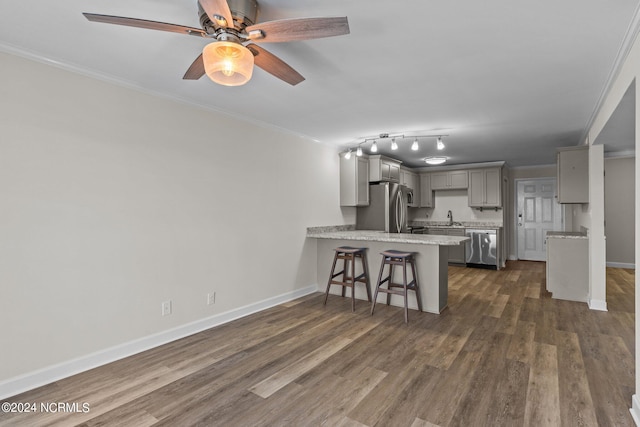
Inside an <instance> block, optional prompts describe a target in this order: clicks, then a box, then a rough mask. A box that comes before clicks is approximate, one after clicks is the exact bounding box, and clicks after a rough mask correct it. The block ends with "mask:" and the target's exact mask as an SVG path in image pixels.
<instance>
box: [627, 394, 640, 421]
mask: <svg viewBox="0 0 640 427" xmlns="http://www.w3.org/2000/svg"><path fill="white" fill-rule="evenodd" d="M629 411H630V412H631V417H632V418H633V421H634V422H635V423H636V425H637V426H638V427H640V398H639V397H638V395H637V394H634V395H633V396H631V409H629Z"/></svg>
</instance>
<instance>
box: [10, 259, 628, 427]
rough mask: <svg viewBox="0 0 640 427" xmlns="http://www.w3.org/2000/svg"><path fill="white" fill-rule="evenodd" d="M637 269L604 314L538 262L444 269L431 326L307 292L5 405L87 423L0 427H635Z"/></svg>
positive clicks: (613, 277) (613, 274) (622, 275)
mask: <svg viewBox="0 0 640 427" xmlns="http://www.w3.org/2000/svg"><path fill="white" fill-rule="evenodd" d="M634 276H635V271H634V270H628V269H612V268H608V269H607V283H608V286H607V304H608V311H607V312H599V311H591V310H589V309H588V307H587V305H586V304H584V303H577V302H571V301H561V300H554V299H552V298H551V295H550V294H549V293H548V292H546V290H545V289H544V278H545V264H544V263H540V262H509V263H508V265H507V268H506V269H504V270H500V271H490V270H481V269H472V268H465V267H458V266H450V267H449V284H450V286H449V306H448V307H447V309H445V310H444V311H443V312H442V313H441V314H440V315H436V314H431V313H418V312H417V311H415V310H412V311H411V312H410V315H409V324H405V323H404V319H403V313H402V308H399V307H393V306H386V305H385V304H378V305H377V306H376V312H375V314H374V315H373V316H371V315H370V312H369V308H370V307H369V305H368V304H367V303H366V302H364V301H358V303H357V304H356V311H355V312H351V302H350V300H349V298H342V297H340V296H337V295H330V297H329V301H328V302H327V305H326V306H325V305H324V304H323V300H324V295H323V294H322V293H316V294H313V295H309V296H306V297H304V298H300V299H297V300H295V301H291V302H288V303H285V304H282V305H280V306H277V307H273V308H271V309H268V310H264V311H262V312H259V313H255V314H253V315H251V316H247V317H245V318H242V319H238V320H236V321H233V322H230V323H228V324H225V325H221V326H219V327H216V328H212V329H209V330H207V331H203V332H201V333H199V334H195V335H192V336H190V337H186V338H184V339H181V340H177V341H174V342H172V343H169V344H166V345H164V346H161V347H158V348H154V349H152V350H149V351H147V352H143V353H140V354H138V355H135V356H132V357H129V358H126V359H123V360H119V361H117V362H114V363H111V364H108V365H105V366H102V367H100V368H96V369H93V370H91V371H87V372H84V373H82V374H79V375H75V376H73V377H70V378H66V379H63V380H60V381H57V382H55V383H53V384H49V385H46V386H44V387H40V388H38V389H35V390H32V391H29V392H27V393H23V394H21V395H19V396H14V397H12V398H10V399H7V401H9V402H51V401H54V402H58V401H68V402H88V403H89V404H90V408H91V409H90V411H89V412H86V413H46V414H45V413H39V414H17V413H0V426H16V425H18V426H22V425H29V426H38V427H39V426H49V425H51V426H69V425H81V426H87V427H89V426H110V425H114V426H129V425H135V426H176V425H179V426H197V425H203V426H204V425H206V426H230V425H233V426H236V425H238V426H274V425H280V426H300V425H327V426H353V427H363V426H367V427H372V426H374V425H393V426H394V427H396V426H398V427H401V426H407V427H422V426H431V427H433V426H439V427H447V426H469V425H473V426H475V425H479V426H484V425H487V426H528V425H530V426H543V425H554V426H556V425H576V426H595V425H602V426H605V425H606V426H608V425H615V426H633V421H632V419H631V416H630V414H629V409H628V408H629V405H630V402H631V395H632V394H633V393H634V387H635V375H636V373H635V355H634V352H635V330H634V328H635V307H634V301H635V277H634Z"/></svg>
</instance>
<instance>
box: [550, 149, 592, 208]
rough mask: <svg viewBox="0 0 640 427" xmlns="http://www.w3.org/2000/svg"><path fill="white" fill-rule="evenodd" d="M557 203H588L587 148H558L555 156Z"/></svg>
mask: <svg viewBox="0 0 640 427" xmlns="http://www.w3.org/2000/svg"><path fill="white" fill-rule="evenodd" d="M557 167H558V184H557V185H558V191H557V193H558V194H557V197H558V202H559V203H589V147H588V146H580V147H566V148H559V149H558V154H557Z"/></svg>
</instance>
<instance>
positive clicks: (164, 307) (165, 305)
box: [162, 300, 171, 316]
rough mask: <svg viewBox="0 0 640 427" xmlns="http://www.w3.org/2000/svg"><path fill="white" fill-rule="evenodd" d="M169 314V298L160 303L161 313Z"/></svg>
mask: <svg viewBox="0 0 640 427" xmlns="http://www.w3.org/2000/svg"><path fill="white" fill-rule="evenodd" d="M169 314H171V300H169V301H165V302H163V303H162V315H163V316H168V315H169Z"/></svg>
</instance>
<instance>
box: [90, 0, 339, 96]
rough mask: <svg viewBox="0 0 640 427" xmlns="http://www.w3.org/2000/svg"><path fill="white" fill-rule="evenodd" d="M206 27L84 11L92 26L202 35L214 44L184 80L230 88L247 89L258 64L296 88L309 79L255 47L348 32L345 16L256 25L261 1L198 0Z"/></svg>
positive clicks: (289, 20) (265, 51)
mask: <svg viewBox="0 0 640 427" xmlns="http://www.w3.org/2000/svg"><path fill="white" fill-rule="evenodd" d="M198 14H199V16H200V25H201V27H202V28H194V27H186V26H183V25H176V24H168V23H164V22H157V21H148V20H145V19H137V18H126V17H122V16H110V15H98V14H94V13H83V15H84V16H85V17H86V18H87V19H88V20H89V21H93V22H103V23H107V24H117V25H125V26H129V27H139V28H146V29H150V30H160V31H169V32H174V33H181V34H187V35H191V36H199V37H204V38H208V39H213V40H215V41H214V42H212V43H210V44H208V45H207V46H205V47H204V49H203V51H202V54H200V56H198V57H197V58H196V60H195V61H193V63H192V64H191V66H190V67H189V69H188V70H187V72H186V73H185V75H184V77H183V79H185V80H198V79H199V78H200V77H202V76H203V75H204V74H207V76H209V78H210V79H211V80H213V81H214V82H216V83H219V84H222V85H225V86H239V85H243V84H245V83H246V82H248V81H249V79H251V75H252V73H253V65H254V63H255V65H257V66H258V67H260V68H262V69H263V70H265V71H266V72H268V73H270V74H272V75H274V76H275V77H277V78H279V79H281V80H283V81H285V82H287V83H289V84H291V85H297V84H298V83H300V82H302V81H303V80H304V77H302V75H301V74H300V73H298V72H297V71H296V70H294V69H293V68H292V67H291V66H289V65H288V64H287V63H286V62H284V61H283V60H281V59H280V58H278V57H277V56H275V55H274V54H272V53H270V52H269V51H267V50H266V49H264V48H262V47H260V46H258V45H257V44H255V43H261V42H265V43H278V42H289V41H298V40H309V39H316V38H322V37H332V36H340V35H344V34H349V23H348V22H347V18H346V17H336V18H333V17H323V18H295V19H281V20H276V21H268V22H261V23H256V17H257V15H258V2H257V1H256V0H228V2H227V0H198Z"/></svg>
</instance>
